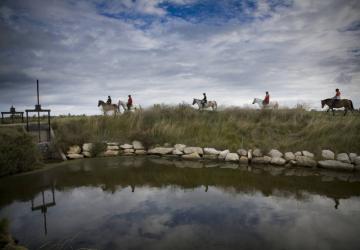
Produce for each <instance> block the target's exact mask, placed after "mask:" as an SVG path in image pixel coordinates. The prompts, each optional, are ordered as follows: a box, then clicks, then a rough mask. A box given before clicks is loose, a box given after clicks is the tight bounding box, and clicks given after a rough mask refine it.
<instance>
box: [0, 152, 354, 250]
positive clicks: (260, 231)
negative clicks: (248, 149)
mask: <svg viewBox="0 0 360 250" xmlns="http://www.w3.org/2000/svg"><path fill="white" fill-rule="evenodd" d="M181 163H182V162H174V161H172V160H165V161H164V160H162V159H157V158H155V159H148V158H130V157H129V158H111V159H90V160H84V161H72V162H68V163H66V164H60V165H59V167H56V168H53V169H50V170H48V171H42V172H38V173H35V174H30V175H24V176H16V177H9V178H5V179H2V181H1V183H0V192H1V194H2V195H1V196H0V208H1V210H0V217H7V218H9V219H10V221H11V227H12V228H11V230H12V232H13V234H14V236H16V238H18V239H19V240H20V243H21V244H24V245H26V246H28V247H30V248H31V249H39V248H40V247H41V249H79V248H88V249H89V248H91V249H191V248H193V249H262V248H266V249H357V246H358V245H359V244H360V239H359V238H358V236H357V234H358V229H359V228H360V214H359V212H358V208H359V207H360V199H359V197H360V182H359V181H357V180H358V178H359V177H358V176H357V174H355V173H336V172H331V171H321V170H315V171H314V170H310V169H301V168H296V169H288V168H273V167H270V166H264V167H261V168H258V167H254V166H243V167H238V168H234V165H233V164H226V165H221V164H218V163H211V164H214V165H216V166H212V165H211V167H208V166H209V165H210V163H207V162H196V163H194V165H192V163H191V162H184V164H181ZM201 166H202V167H201ZM325 177H326V178H327V177H329V178H330V177H331V180H330V181H324V178H325ZM52 183H56V186H55V185H52ZM10 184H11V189H10V188H8V187H10ZM44 186H47V188H45V189H44ZM5 191H6V192H5ZM55 196H56V201H55ZM34 197H36V198H34ZM340 200H341V205H340ZM29 202H31V207H32V209H31V211H29ZM33 210H34V211H35V212H34V211H33ZM39 211H41V214H40V213H39ZM39 215H41V217H40V216H39ZM47 223H48V224H49V225H51V230H47ZM43 227H44V229H43ZM44 232H45V235H44Z"/></svg>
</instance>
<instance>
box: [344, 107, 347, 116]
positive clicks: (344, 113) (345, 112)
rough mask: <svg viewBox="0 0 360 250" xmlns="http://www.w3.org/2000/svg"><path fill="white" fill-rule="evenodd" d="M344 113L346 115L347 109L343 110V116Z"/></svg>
mask: <svg viewBox="0 0 360 250" xmlns="http://www.w3.org/2000/svg"><path fill="white" fill-rule="evenodd" d="M346 113H347V108H345V112H344V116H345V115H346Z"/></svg>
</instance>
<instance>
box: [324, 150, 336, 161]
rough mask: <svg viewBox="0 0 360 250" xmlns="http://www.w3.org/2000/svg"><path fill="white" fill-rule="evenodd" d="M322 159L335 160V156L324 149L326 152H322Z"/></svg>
mask: <svg viewBox="0 0 360 250" xmlns="http://www.w3.org/2000/svg"><path fill="white" fill-rule="evenodd" d="M321 157H322V158H323V159H325V160H334V159H335V154H334V152H333V151H331V150H328V149H324V150H321Z"/></svg>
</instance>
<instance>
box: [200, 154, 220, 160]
mask: <svg viewBox="0 0 360 250" xmlns="http://www.w3.org/2000/svg"><path fill="white" fill-rule="evenodd" d="M203 158H204V159H208V160H216V159H217V158H218V156H217V155H206V154H205V155H203Z"/></svg>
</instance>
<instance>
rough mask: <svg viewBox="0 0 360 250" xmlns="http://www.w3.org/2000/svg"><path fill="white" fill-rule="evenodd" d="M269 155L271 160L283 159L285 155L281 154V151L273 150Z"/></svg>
mask: <svg viewBox="0 0 360 250" xmlns="http://www.w3.org/2000/svg"><path fill="white" fill-rule="evenodd" d="M268 155H269V156H270V157H271V158H280V157H283V153H281V152H280V151H279V150H277V149H271V150H270V152H269V153H268Z"/></svg>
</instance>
